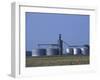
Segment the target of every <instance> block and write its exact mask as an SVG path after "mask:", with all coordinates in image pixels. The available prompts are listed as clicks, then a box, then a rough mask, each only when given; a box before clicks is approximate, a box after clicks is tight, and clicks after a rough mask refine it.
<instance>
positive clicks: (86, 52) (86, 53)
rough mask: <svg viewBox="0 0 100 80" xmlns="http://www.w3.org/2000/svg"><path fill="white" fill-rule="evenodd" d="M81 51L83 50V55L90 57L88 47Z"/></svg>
mask: <svg viewBox="0 0 100 80" xmlns="http://www.w3.org/2000/svg"><path fill="white" fill-rule="evenodd" d="M80 49H81V53H82V54H83V55H88V54H89V49H88V48H87V47H82V48H80Z"/></svg>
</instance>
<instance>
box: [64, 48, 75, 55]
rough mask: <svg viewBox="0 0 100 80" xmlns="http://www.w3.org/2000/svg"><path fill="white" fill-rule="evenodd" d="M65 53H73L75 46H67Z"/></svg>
mask: <svg viewBox="0 0 100 80" xmlns="http://www.w3.org/2000/svg"><path fill="white" fill-rule="evenodd" d="M65 55H73V48H66V52H65Z"/></svg>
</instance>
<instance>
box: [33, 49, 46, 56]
mask: <svg viewBox="0 0 100 80" xmlns="http://www.w3.org/2000/svg"><path fill="white" fill-rule="evenodd" d="M44 55H46V49H33V50H32V56H44Z"/></svg>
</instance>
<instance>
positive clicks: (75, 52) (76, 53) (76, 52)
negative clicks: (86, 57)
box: [73, 48, 82, 55]
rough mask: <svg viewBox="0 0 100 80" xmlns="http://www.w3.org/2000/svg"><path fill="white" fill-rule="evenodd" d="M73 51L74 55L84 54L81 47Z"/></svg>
mask: <svg viewBox="0 0 100 80" xmlns="http://www.w3.org/2000/svg"><path fill="white" fill-rule="evenodd" d="M73 53H74V55H82V54H81V49H80V48H73Z"/></svg>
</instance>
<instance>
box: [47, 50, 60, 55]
mask: <svg viewBox="0 0 100 80" xmlns="http://www.w3.org/2000/svg"><path fill="white" fill-rule="evenodd" d="M46 55H47V56H53V55H59V49H58V48H47V50H46Z"/></svg>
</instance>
